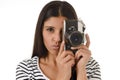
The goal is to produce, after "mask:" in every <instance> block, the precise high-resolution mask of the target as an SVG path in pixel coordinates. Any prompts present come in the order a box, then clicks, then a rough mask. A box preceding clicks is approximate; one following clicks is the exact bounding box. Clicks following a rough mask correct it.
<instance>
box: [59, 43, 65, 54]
mask: <svg viewBox="0 0 120 80" xmlns="http://www.w3.org/2000/svg"><path fill="white" fill-rule="evenodd" d="M64 44H65V42H64V41H62V43H61V45H60V49H59V53H58V55H60V54H61V53H62V52H63V51H64Z"/></svg>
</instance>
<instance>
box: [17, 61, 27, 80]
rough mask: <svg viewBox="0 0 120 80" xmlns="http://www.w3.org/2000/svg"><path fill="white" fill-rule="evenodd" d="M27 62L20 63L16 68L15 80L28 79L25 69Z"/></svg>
mask: <svg viewBox="0 0 120 80" xmlns="http://www.w3.org/2000/svg"><path fill="white" fill-rule="evenodd" d="M27 65H28V64H27V61H25V60H24V61H23V62H20V63H19V64H18V65H17V68H16V80H27V79H29V77H28V74H29V70H28V67H27Z"/></svg>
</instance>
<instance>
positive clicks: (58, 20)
mask: <svg viewBox="0 0 120 80" xmlns="http://www.w3.org/2000/svg"><path fill="white" fill-rule="evenodd" d="M65 19H66V18H65V17H62V16H59V17H50V18H48V19H47V20H46V21H45V22H44V26H54V27H55V26H62V25H63V22H64V20H65Z"/></svg>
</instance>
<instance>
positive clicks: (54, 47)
mask: <svg viewBox="0 0 120 80" xmlns="http://www.w3.org/2000/svg"><path fill="white" fill-rule="evenodd" d="M52 48H53V49H54V50H59V48H60V46H59V45H53V46H52Z"/></svg>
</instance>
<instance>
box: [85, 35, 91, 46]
mask: <svg viewBox="0 0 120 80" xmlns="http://www.w3.org/2000/svg"><path fill="white" fill-rule="evenodd" d="M85 36H86V40H87V42H86V46H87V47H88V48H89V46H90V38H89V35H88V34H86V35H85Z"/></svg>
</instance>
